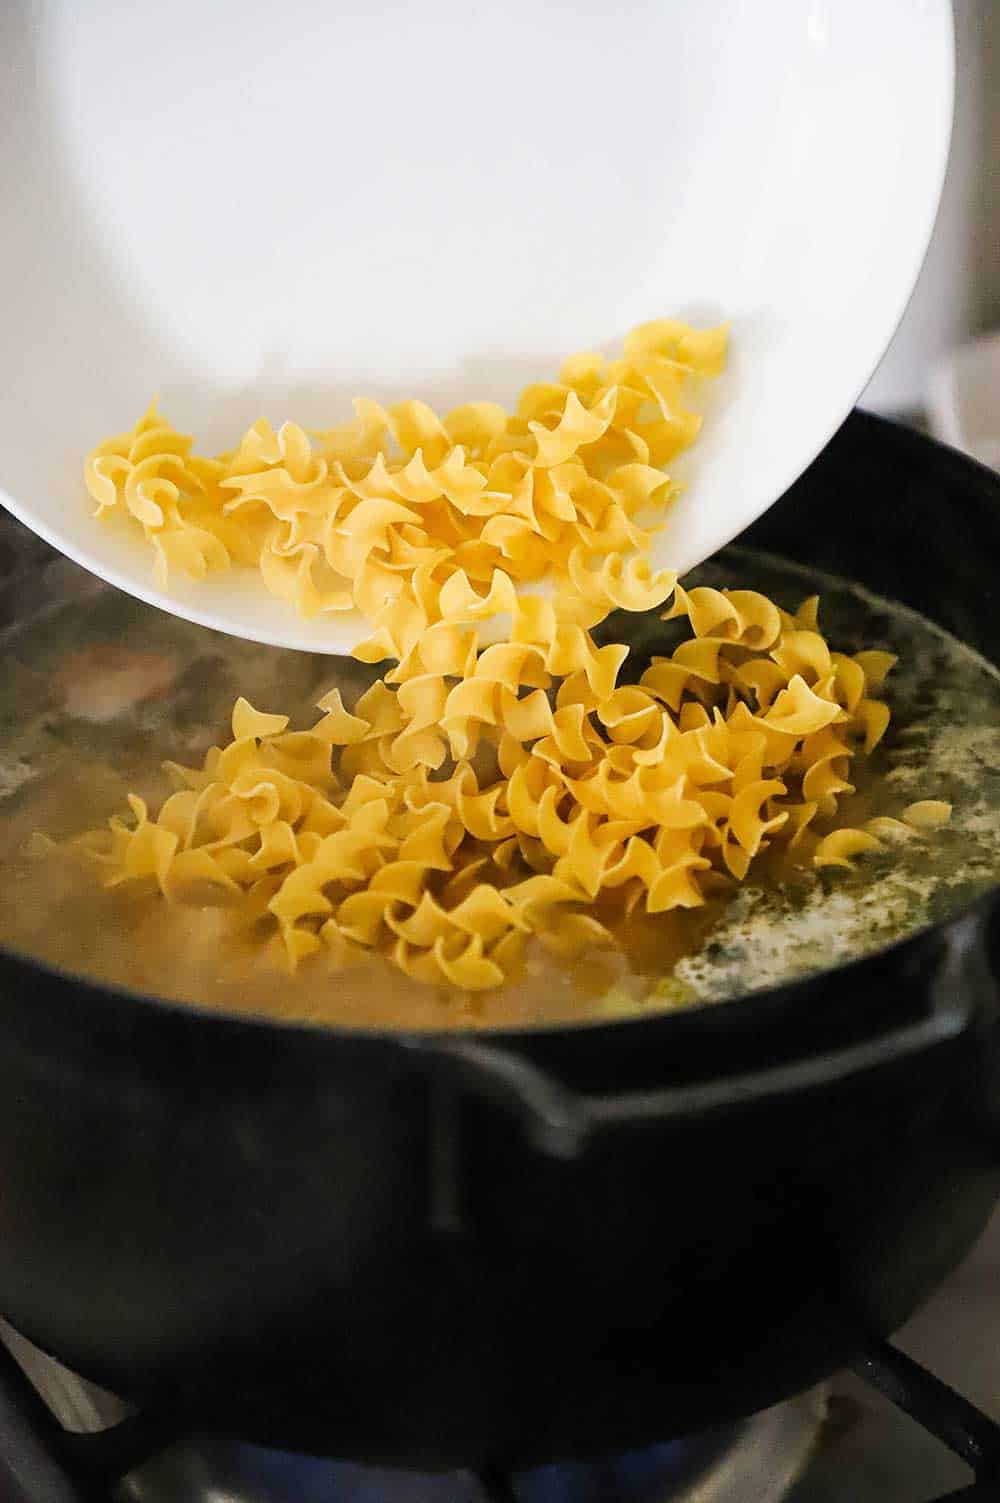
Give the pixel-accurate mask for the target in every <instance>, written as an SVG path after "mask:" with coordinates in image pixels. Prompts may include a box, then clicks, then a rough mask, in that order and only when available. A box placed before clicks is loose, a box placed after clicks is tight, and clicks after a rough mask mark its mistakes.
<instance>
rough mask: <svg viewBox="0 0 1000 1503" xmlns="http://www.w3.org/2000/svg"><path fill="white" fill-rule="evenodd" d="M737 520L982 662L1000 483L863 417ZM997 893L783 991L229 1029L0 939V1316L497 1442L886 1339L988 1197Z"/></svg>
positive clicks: (257, 1416)
mask: <svg viewBox="0 0 1000 1503" xmlns="http://www.w3.org/2000/svg"><path fill="white" fill-rule="evenodd" d="M749 541H750V542H752V543H757V544H760V545H762V546H765V547H768V548H771V549H773V550H775V551H781V552H784V553H785V554H787V555H790V556H792V557H794V558H797V559H800V560H802V561H804V562H808V563H811V564H817V565H821V566H823V567H825V568H828V569H832V570H835V571H837V572H839V573H841V574H846V575H849V576H851V577H854V578H857V579H860V580H861V581H862V582H864V583H866V584H868V585H870V586H871V587H873V588H874V589H876V590H878V591H879V592H881V593H883V594H886V595H889V596H892V597H895V598H896V599H898V600H902V601H905V602H907V603H909V604H911V605H913V606H915V607H916V608H917V609H919V610H922V611H923V612H924V613H925V614H926V615H928V616H930V617H932V618H933V619H935V620H937V621H939V622H940V623H941V624H942V625H944V626H946V627H948V628H950V629H951V630H952V631H954V632H955V633H956V634H958V635H960V636H962V637H964V639H965V640H966V641H968V642H971V643H972V644H974V645H975V646H977V647H978V648H980V650H982V651H983V652H985V653H986V654H987V655H989V656H991V657H993V658H994V659H997V658H1000V611H998V609H997V601H996V599H995V598H994V597H995V590H996V587H995V578H996V569H997V565H998V563H1000V480H998V479H997V477H996V476H993V475H992V474H990V473H989V472H987V471H985V470H983V469H981V468H979V467H978V466H976V465H974V464H972V463H970V462H968V461H966V460H964V459H962V458H961V457H959V456H958V455H956V454H954V453H951V452H949V451H947V450H945V449H942V448H940V447H938V446H936V445H934V444H932V443H930V442H929V441H927V440H924V439H921V438H918V437H916V436H914V435H912V434H910V433H907V432H904V431H903V430H901V429H897V428H895V427H893V426H892V425H889V424H886V423H884V422H880V421H878V420H876V419H873V418H870V417H867V416H864V415H861V414H858V415H855V416H854V417H853V418H852V419H851V420H850V421H849V422H848V423H847V424H846V425H845V427H844V429H843V430H842V431H841V433H840V434H839V435H838V437H837V438H836V439H835V440H834V442H833V443H832V444H831V445H830V447H829V449H828V450H827V451H826V453H825V454H824V455H823V456H822V458H821V459H820V460H818V461H817V463H816V464H815V465H814V466H813V468H812V469H811V470H810V471H809V473H808V474H807V475H806V476H805V477H804V478H803V479H802V480H801V481H800V482H799V483H798V485H796V486H795V488H794V489H793V491H792V492H790V493H789V495H788V496H787V497H785V498H784V500H783V501H782V502H781V503H779V505H778V506H777V507H775V508H774V510H773V511H772V512H771V513H770V514H769V516H768V517H767V518H765V520H764V521H763V522H762V523H761V524H759V526H758V527H757V528H756V529H755V530H754V532H753V534H752V535H751V536H750V538H749ZM998 963H1000V917H998V913H997V911H996V909H995V908H994V907H992V906H991V905H990V904H988V903H984V904H980V905H979V906H978V907H977V908H976V909H974V910H972V911H970V912H968V913H966V914H965V915H963V916H961V917H959V918H957V919H955V920H953V921H951V922H949V923H947V924H944V925H941V926H939V927H937V928H934V929H930V930H927V931H925V932H923V933H921V934H919V935H917V936H916V937H915V938H912V939H910V940H909V941H907V942H905V943H902V944H898V945H896V946H895V947H893V948H891V949H888V950H885V951H882V952H880V953H878V954H876V955H874V956H871V957H869V958H867V959H864V960H862V961H860V962H857V963H855V964H851V965H845V966H843V967H840V968H838V969H836V970H834V971H830V972H826V973H824V974H823V975H821V976H818V977H815V978H813V979H810V980H807V981H803V982H801V983H799V984H797V985H794V986H788V987H784V988H781V989H777V990H770V991H763V992H757V993H754V994H752V995H750V996H748V997H746V998H744V999H742V1000H739V1001H736V1002H732V1003H728V1004H723V1005H719V1006H715V1007H711V1008H703V1009H699V1010H693V1011H690V1012H687V1013H678V1014H674V1015H665V1016H661V1017H658V1018H653V1019H648V1020H646V1019H644V1020H637V1021H625V1022H621V1023H615V1024H602V1025H595V1026H582V1027H578V1028H573V1029H560V1030H547V1031H542V1032H534V1033H521V1034H480V1035H475V1034H473V1035H466V1034H463V1035H462V1036H461V1037H456V1036H448V1037H429V1036H417V1037H414V1036H406V1035H402V1034H398V1035H382V1036H379V1035H363V1034H352V1033H348V1032H345V1031H337V1030H334V1029H324V1030H317V1029H308V1028H304V1027H294V1026H287V1025H280V1024H275V1023H271V1022H267V1021H256V1020H236V1019H232V1018H227V1017H223V1016H216V1015H212V1014H208V1013H203V1012H198V1011H195V1010H188V1009H186V1008H184V1007H180V1006H175V1005H166V1004H162V1003H157V1002H152V1001H150V1000H148V999H137V998H134V997H131V996H127V995H125V994H122V993H118V992H114V991H112V990H108V989H101V988H98V987H94V986H88V985H84V984H82V983H81V982H79V981H78V980H75V979H73V978H71V977H68V976H65V975H57V974H54V973H53V972H51V971H48V970H46V969H44V968H42V967H40V966H36V965H32V964H30V963H27V962H26V961H24V960H23V959H19V958H16V957H14V956H11V955H7V956H5V957H3V958H2V959H0V983H2V994H0V995H2V1001H0V1007H2V1014H3V1029H4V1049H3V1052H2V1056H0V1308H2V1309H3V1310H4V1312H5V1313H6V1314H7V1315H8V1316H9V1318H10V1319H11V1320H12V1321H13V1323H14V1324H15V1325H16V1326H18V1327H19V1328H20V1329H21V1330H22V1331H23V1332H24V1333H25V1334H26V1335H28V1336H30V1337H31V1338H32V1339H33V1340H35V1341H36V1342H37V1343H39V1344H40V1345H42V1346H43V1347H46V1348H48V1349H49V1350H51V1351H53V1352H55V1353H56V1354H57V1355H58V1356H60V1357H61V1358H62V1359H63V1360H64V1361H67V1362H68V1363H70V1364H71V1365H72V1366H74V1367H76V1368H78V1369H79V1370H80V1371H82V1372H84V1373H85V1374H87V1375H89V1376H92V1377H94V1378H96V1379H98V1380H99V1381H101V1382H103V1383H104V1384H106V1385H107V1386H109V1387H112V1388H114V1389H116V1390H118V1391H120V1392H122V1393H124V1394H126V1395H128V1396H130V1397H133V1398H135V1399H137V1400H139V1401H140V1402H141V1403H143V1404H147V1405H154V1406H159V1407H166V1408H169V1409H172V1410H174V1411H175V1412H179V1413H180V1414H182V1415H183V1414H184V1413H187V1412H189V1411H190V1412H192V1413H197V1417H198V1421H199V1423H200V1424H202V1425H206V1424H207V1425H212V1426H216V1427H221V1428H226V1429H230V1430H234V1431H236V1432H238V1433H240V1434H242V1435H245V1436H248V1437H251V1438H254V1439H258V1440H263V1441H267V1442H271V1443H279V1444H281V1445H283V1446H287V1447H293V1448H300V1449H311V1450H315V1451H321V1452H325V1453H328V1454H333V1455H339V1456H351V1457H356V1458H359V1459H363V1460H378V1461H382V1462H387V1463H395V1464H401V1465H408V1466H420V1467H435V1466H446V1465H447V1466H453V1465H483V1464H486V1463H496V1462H503V1463H504V1464H507V1465H514V1464H524V1463H526V1462H536V1461H540V1460H543V1459H547V1458H552V1457H565V1456H570V1455H579V1454H587V1453H595V1452H599V1451H603V1450H609V1449H611V1448H621V1447H625V1446H631V1445H635V1444H639V1443H643V1442H650V1441H653V1440H663V1439H666V1438H669V1437H670V1436H673V1435H677V1434H680V1433H682V1432H688V1431H692V1430H696V1429H699V1428H701V1427H702V1426H705V1425H707V1424H709V1423H712V1422H715V1421H718V1420H721V1419H724V1418H727V1417H731V1416H736V1415H740V1414H744V1413H747V1412H749V1411H750V1410H751V1409H756V1408H759V1407H761V1406H762V1405H765V1404H768V1403H770V1402H772V1401H774V1400H775V1399H777V1398H779V1397H781V1396H783V1395H784V1394H787V1393H789V1392H791V1391H792V1390H795V1389H799V1388H802V1387H804V1386H805V1385H807V1384H808V1383H810V1382H811V1381H813V1380H814V1379H816V1378H818V1377H819V1376H821V1375H822V1374H824V1373H826V1372H828V1371H830V1370H831V1369H832V1368H833V1367H835V1366H836V1365H838V1364H840V1363H841V1362H843V1361H845V1360H847V1359H848V1358H850V1356H851V1355H852V1354H853V1353H854V1352H856V1351H857V1350H859V1349H860V1348H861V1346H862V1345H863V1344H864V1343H865V1342H866V1341H868V1340H869V1339H870V1338H871V1337H872V1336H875V1335H883V1334H887V1333H889V1332H891V1331H892V1330H893V1329H895V1328H896V1327H897V1326H898V1325H899V1324H900V1323H901V1322H902V1321H903V1320H904V1319H905V1318H906V1317H907V1315H908V1314H909V1313H910V1312H911V1311H912V1310H913V1308H914V1307H915V1306H916V1305H917V1304H918V1303H919V1302H920V1300H921V1299H922V1298H923V1297H924V1296H925V1295H926V1294H927V1293H928V1291H929V1290H930V1289H931V1288H932V1286H933V1285H934V1284H935V1283H936V1281H937V1280H939V1279H940V1278H941V1277H942V1276H943V1275H944V1274H945V1273H946V1272H947V1271H948V1270H949V1269H950V1268H951V1267H952V1266H953V1265H954V1263H955V1262H956V1261H957V1260H958V1259H959V1258H960V1257H961V1256H962V1255H963V1253H964V1252H965V1251H966V1250H967V1249H968V1247H969V1246H970V1245H971V1243H972V1241H973V1240H974V1239H975V1237H976V1236H977V1235H978V1233H979V1231H980V1230H981V1228H982V1227H983V1225H984V1223H985V1221H986V1220H987V1218H988V1216H989V1213H990V1210H991V1208H992V1206H993V1205H994V1203H995V1201H996V1199H997V1196H998V1193H1000V1066H998V1058H1000V1032H998V1027H1000V1025H998V1021H997V1016H998V1009H997V995H996V990H995V987H994V978H995V977H996V975H997V972H998Z"/></svg>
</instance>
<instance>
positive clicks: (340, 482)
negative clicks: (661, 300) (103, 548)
mask: <svg viewBox="0 0 1000 1503" xmlns="http://www.w3.org/2000/svg"><path fill="white" fill-rule="evenodd" d="M725 348H726V331H725V329H724V328H720V329H714V330H702V331H698V330H692V329H687V328H686V327H685V326H683V325H681V324H677V323H674V322H673V321H671V320H660V321H658V322H656V323H652V324H645V325H642V326H641V327H640V328H638V329H635V330H633V331H632V333H631V334H630V335H629V336H628V337H627V339H626V341H625V353H624V355H623V357H622V358H621V359H618V360H613V361H609V362H605V361H603V360H602V359H601V357H599V356H597V355H578V356H574V357H572V358H571V359H570V360H568V361H566V362H565V364H564V366H563V369H562V372H561V373H560V379H559V380H558V381H557V382H550V383H547V384H538V385H534V386H529V387H527V388H526V389H525V391H524V392H522V394H521V397H520V400H519V402H518V405H517V410H516V411H515V412H514V413H512V414H508V413H507V412H505V411H504V409H503V408H502V407H499V406H497V405H496V404H495V403H492V402H472V403H467V404H466V405H465V406H463V407H458V408H456V409H455V410H454V411H452V412H450V413H448V414H447V415H446V416H445V417H444V418H439V417H438V416H437V415H436V414H435V413H434V412H433V411H432V410H431V408H430V407H428V406H426V404H425V403H423V402H416V401H413V402H403V403H401V404H399V405H398V406H395V407H392V408H388V409H387V408H384V407H382V406H380V405H379V404H378V403H377V402H372V401H368V400H366V399H359V400H358V401H357V402H356V403H355V413H356V417H355V421H354V422H353V423H349V424H346V425H343V426H341V427H339V428H331V429H328V430H325V431H322V432H317V433H312V434H309V433H307V432H306V431H305V430H304V429H303V428H301V427H300V426H299V425H298V424H296V423H290V422H286V423H284V424H283V425H282V426H281V428H280V429H278V430H277V431H275V430H274V429H273V428H272V427H271V425H270V424H269V423H268V422H266V421H265V420H263V419H262V420H261V421H260V422H258V423H255V424H254V426H253V427H252V428H251V429H249V430H248V432H247V433H245V434H244V436H243V438H242V440H241V442H240V444H239V445H238V447H237V448H236V449H235V450H233V451H232V452H231V453H228V454H222V455H220V456H218V457H217V458H215V459H204V458H199V457H198V456H196V455H194V454H193V452H192V449H193V441H192V439H191V438H190V437H187V436H186V435H183V434H180V433H177V432H176V431H175V430H174V429H173V428H172V427H171V426H170V424H169V423H167V421H166V420H165V419H164V418H162V417H161V416H160V415H159V413H158V412H157V409H156V404H155V403H154V404H153V405H152V406H151V407H150V408H149V409H148V411H147V412H146V413H145V414H144V415H143V417H141V418H140V419H139V421H138V423H137V424H136V425H135V427H134V428H133V429H132V430H131V432H129V433H125V434H121V435H119V436H117V437H115V438H111V439H108V440H106V441H105V442H104V443H102V444H100V445H98V447H97V448H96V449H94V450H93V451H92V453H91V454H90V455H89V456H88V458H87V461H86V465H85V467H84V480H85V483H86V486H87V490H88V492H89V494H90V496H91V497H92V498H93V500H94V501H95V502H96V507H97V514H98V515H99V516H103V515H105V514H106V513H108V512H110V511H112V510H114V509H115V508H119V509H124V511H125V512H126V513H127V514H128V516H129V517H131V518H132V519H133V520H134V521H135V522H136V523H138V524H139V525H140V526H141V527H142V529H143V531H144V533H145V536H146V539H147V541H148V542H149V543H150V545H151V546H152V548H153V550H154V554H155V571H156V577H157V580H158V582H159V583H160V584H161V585H162V586H165V585H166V583H167V581H168V579H169V575H170V572H171V570H173V569H180V570H182V571H183V572H185V573H187V574H189V575H192V576H193V577H195V578H203V577H204V576H205V575H206V574H207V573H209V572H210V571H213V570H219V569H225V568H228V567H229V565H230V564H231V563H234V562H235V563H237V564H244V565H247V564H249V565H254V566H256V567H257V568H258V569H259V571H260V574H261V577H262V579H263V581H264V584H265V585H266V587H267V588H268V590H270V591H271V592H272V593H273V594H275V595H277V596H279V597H281V598H282V599H286V600H288V601H290V602H291V603H292V604H294V605H295V606H296V608H297V609H298V610H299V611H300V612H301V613H302V614H303V615H306V616H315V615H318V614H320V613H323V612H330V611H333V612H337V611H347V610H351V609H357V610H359V611H360V612H361V613H362V615H363V616H364V617H365V618H366V619H367V620H369V621H370V622H371V623H372V625H373V627H374V632H373V634H372V636H371V637H370V638H369V640H368V642H367V643H366V644H365V651H366V654H367V656H368V660H369V661H372V662H377V661H380V660H381V659H382V658H389V657H394V658H400V657H405V655H406V653H407V652H408V651H409V650H410V648H411V647H412V645H413V644H414V642H415V641H416V640H417V639H418V637H419V636H420V634H421V633H422V632H423V631H424V630H426V629H427V627H428V626H430V625H432V624H434V623H436V622H440V621H446V622H447V621H454V620H462V621H468V620H485V619H487V618H488V617H489V616H491V615H494V614H497V613H498V612H501V611H504V610H508V609H509V608H510V601H511V599H512V597H513V593H514V586H515V584H517V585H523V584H525V583H529V582H531V581H537V580H540V579H542V578H543V577H545V576H548V575H551V576H552V577H553V580H554V583H555V586H556V590H557V594H558V598H559V601H560V610H561V614H563V615H568V614H572V615H573V616H574V618H575V619H577V620H578V621H579V622H580V623H581V624H582V625H584V626H591V625H593V624H595V623H596V622H597V621H598V620H600V619H601V618H602V617H603V616H604V615H605V614H607V611H608V610H609V609H611V608H613V607H615V606H618V607H622V608H625V609H629V610H642V609H649V608H651V607H653V606H655V605H658V604H660V603H661V602H662V601H663V600H665V599H666V598H667V597H668V596H669V594H670V590H671V588H672V586H673V583H674V579H673V576H672V575H670V574H668V573H665V572H661V573H658V574H651V573H650V571H649V569H648V566H647V565H646V564H645V562H644V560H643V559H641V558H640V557H638V556H637V555H638V554H639V553H641V552H642V551H643V550H644V549H645V548H647V547H648V545H649V541H650V539H651V537H652V527H651V524H650V522H649V521H648V519H647V521H646V522H640V520H639V519H638V514H639V513H643V514H644V515H645V514H647V513H650V512H653V511H655V510H662V509H663V507H664V506H665V505H666V504H667V503H668V502H669V501H670V500H671V499H672V498H673V497H674V496H675V495H676V494H677V491H678V486H677V485H676V484H675V483H674V482H673V481H672V480H671V479H670V477H669V476H668V475H667V474H666V472H665V471H664V469H663V466H664V465H665V464H666V463H667V462H668V461H669V460H671V459H672V458H673V457H674V455H676V454H677V453H679V452H680V450H681V449H683V448H685V447H687V445H689V444H690V443H691V442H692V441H693V440H694V438H695V437H696V435H697V432H698V428H699V426H700V418H699V417H698V416H697V415H696V414H695V413H694V412H692V411H689V410H688V408H687V407H686V406H685V404H684V395H685V389H686V387H687V385H688V384H689V383H690V381H691V380H692V379H693V378H696V377H700V378H704V377H711V376H715V375H717V374H718V373H719V371H720V370H721V369H722V366H723V364H724V360H725ZM595 558H596V559H597V560H599V563H598V565H597V566H596V567H594V566H593V565H592V563H591V560H593V559H595Z"/></svg>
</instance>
